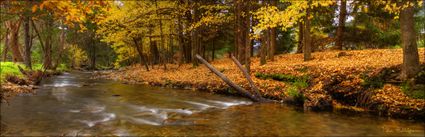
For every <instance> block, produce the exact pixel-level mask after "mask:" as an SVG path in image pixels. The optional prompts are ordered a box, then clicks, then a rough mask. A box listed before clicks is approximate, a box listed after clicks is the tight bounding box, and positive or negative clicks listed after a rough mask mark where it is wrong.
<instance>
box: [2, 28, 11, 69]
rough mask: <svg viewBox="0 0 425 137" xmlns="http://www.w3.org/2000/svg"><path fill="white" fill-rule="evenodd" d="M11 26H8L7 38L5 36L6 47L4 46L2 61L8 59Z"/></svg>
mask: <svg viewBox="0 0 425 137" xmlns="http://www.w3.org/2000/svg"><path fill="white" fill-rule="evenodd" d="M9 33H10V32H9V28H7V27H6V34H5V36H4V37H5V38H4V48H3V53H2V55H3V56H2V58H3V60H2V61H6V60H7V52H8V51H9Z"/></svg>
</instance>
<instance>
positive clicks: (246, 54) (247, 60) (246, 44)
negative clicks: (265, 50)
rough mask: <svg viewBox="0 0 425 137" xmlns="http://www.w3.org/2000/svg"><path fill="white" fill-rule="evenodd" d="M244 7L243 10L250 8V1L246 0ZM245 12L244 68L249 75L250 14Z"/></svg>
mask: <svg viewBox="0 0 425 137" xmlns="http://www.w3.org/2000/svg"><path fill="white" fill-rule="evenodd" d="M246 4H247V5H246V8H245V11H250V10H251V1H247V2H246ZM246 14H247V17H245V19H244V22H245V23H244V24H245V25H244V26H245V29H244V32H245V33H244V37H245V43H244V44H245V49H244V50H245V55H244V56H245V68H246V71H247V72H246V73H248V75H249V73H250V72H251V40H250V38H249V33H250V30H249V28H251V19H250V18H251V14H249V13H248V12H246Z"/></svg>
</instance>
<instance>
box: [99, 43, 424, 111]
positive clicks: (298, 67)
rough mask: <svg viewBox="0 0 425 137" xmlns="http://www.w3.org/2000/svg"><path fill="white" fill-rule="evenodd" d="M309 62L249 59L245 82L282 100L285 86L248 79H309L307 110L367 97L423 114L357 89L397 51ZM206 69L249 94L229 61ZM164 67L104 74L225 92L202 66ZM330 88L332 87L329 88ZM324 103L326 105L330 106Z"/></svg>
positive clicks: (394, 93)
mask: <svg viewBox="0 0 425 137" xmlns="http://www.w3.org/2000/svg"><path fill="white" fill-rule="evenodd" d="M341 53H343V54H341ZM419 54H420V59H421V62H424V60H423V59H424V56H423V55H424V49H423V48H421V49H420V52H419ZM313 58H314V59H313V60H311V61H307V62H304V61H303V55H302V54H286V55H278V56H276V57H275V59H276V60H275V61H273V62H271V61H268V62H267V64H266V65H263V66H260V65H259V58H252V59H251V60H252V65H251V77H252V78H253V81H254V83H255V84H256V85H257V86H258V87H259V88H260V90H261V93H262V94H263V96H265V97H269V98H273V99H284V98H286V97H288V93H287V92H286V89H287V87H289V85H288V83H285V82H280V81H276V80H270V79H258V78H256V77H255V76H254V75H255V74H256V73H263V74H287V75H294V76H304V75H308V76H310V77H311V79H310V85H309V87H308V88H307V89H305V90H303V93H304V95H305V96H306V98H307V102H306V104H309V101H310V104H312V105H317V103H321V102H322V103H323V101H331V100H332V99H333V100H335V98H336V97H335V95H341V96H342V97H341V99H347V98H348V99H351V98H352V99H353V100H349V101H344V100H337V101H339V102H340V103H341V104H343V105H355V106H357V105H359V104H358V103H356V100H357V99H359V98H358V96H363V95H364V96H366V95H368V96H372V97H365V98H366V99H364V100H367V102H369V103H370V102H372V103H380V105H383V106H385V107H386V108H388V110H389V111H388V112H394V113H396V112H400V110H399V108H400V106H409V108H412V109H416V110H420V111H423V109H422V108H424V106H425V101H424V100H420V99H412V98H409V97H407V96H406V95H404V93H403V92H402V91H401V90H400V89H399V87H398V86H393V85H385V86H384V87H383V88H382V89H378V90H376V91H377V92H373V94H372V93H371V94H369V93H367V92H372V90H366V89H365V88H363V87H362V85H361V83H363V81H364V80H363V79H362V75H365V74H366V76H369V77H372V76H373V75H376V74H379V72H381V71H382V70H383V69H385V68H389V67H394V66H399V65H400V64H402V61H403V60H402V50H401V49H373V50H353V51H327V52H317V53H313ZM211 64H212V65H213V66H214V67H215V68H217V69H218V70H219V71H221V72H222V73H224V74H225V75H226V76H227V77H228V78H229V79H231V80H233V81H234V82H235V83H237V84H238V85H241V86H242V87H244V88H247V89H249V85H248V82H247V81H246V79H245V77H244V76H243V75H242V73H241V72H240V71H239V70H238V68H237V67H236V65H234V63H233V62H232V61H231V60H230V59H228V58H225V59H219V60H216V61H214V62H212V63H211ZM150 67H151V66H150ZM167 67H168V68H169V69H168V70H166V71H165V70H163V69H162V65H161V66H160V65H155V67H154V69H152V70H150V71H146V70H145V69H144V67H143V66H140V65H135V66H131V67H126V68H124V69H122V70H120V71H114V72H112V73H109V74H108V75H107V77H109V78H111V79H116V80H121V81H125V82H128V83H134V84H137V83H139V84H140V83H142V84H149V85H157V86H170V87H178V88H185V89H200V90H207V91H214V92H219V91H220V92H222V91H223V90H226V89H227V88H228V86H227V85H226V84H225V83H224V82H222V81H221V80H220V79H219V78H218V77H217V76H215V75H214V74H213V73H212V72H210V71H209V70H208V69H207V68H206V67H205V66H204V65H200V66H199V67H193V66H192V64H183V65H181V66H178V65H175V64H168V65H167ZM332 82H333V84H334V85H332V86H333V87H329V86H330V85H329V84H330V83H332ZM354 97H356V98H354ZM312 102H313V103H312ZM314 102H316V103H314ZM353 102H354V104H353ZM330 103H331V104H332V102H330ZM306 104H305V105H306ZM325 104H326V103H325ZM366 108H367V107H366ZM421 109H422V110H421Z"/></svg>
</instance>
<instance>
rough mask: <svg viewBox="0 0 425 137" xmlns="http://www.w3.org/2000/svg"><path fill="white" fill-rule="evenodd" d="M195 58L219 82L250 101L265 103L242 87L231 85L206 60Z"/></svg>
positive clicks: (227, 79)
mask: <svg viewBox="0 0 425 137" xmlns="http://www.w3.org/2000/svg"><path fill="white" fill-rule="evenodd" d="M196 58H197V59H199V60H200V61H201V62H202V63H203V64H205V65H206V66H207V68H208V69H209V70H211V71H212V72H213V73H214V74H216V75H217V76H218V77H219V78H220V79H221V80H223V81H224V82H225V83H226V84H227V85H229V86H230V87H232V88H233V89H235V90H236V91H237V92H238V93H239V94H241V95H243V96H245V97H247V98H249V99H251V100H252V101H254V102H260V101H265V100H264V99H263V98H262V97H258V96H256V95H253V94H251V93H249V92H248V91H246V90H245V89H243V88H242V87H240V86H238V85H237V84H235V83H233V82H232V81H231V80H230V79H229V78H227V77H226V76H225V75H224V74H223V73H221V72H220V71H218V70H217V69H215V68H214V67H213V66H212V65H211V64H209V63H208V62H207V61H206V60H204V59H203V58H202V57H201V56H199V55H196Z"/></svg>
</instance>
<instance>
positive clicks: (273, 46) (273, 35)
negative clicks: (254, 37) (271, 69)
mask: <svg viewBox="0 0 425 137" xmlns="http://www.w3.org/2000/svg"><path fill="white" fill-rule="evenodd" d="M269 39H270V47H269V49H270V50H269V57H268V58H269V59H270V60H271V61H274V54H275V52H276V28H271V29H270V37H269Z"/></svg>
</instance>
